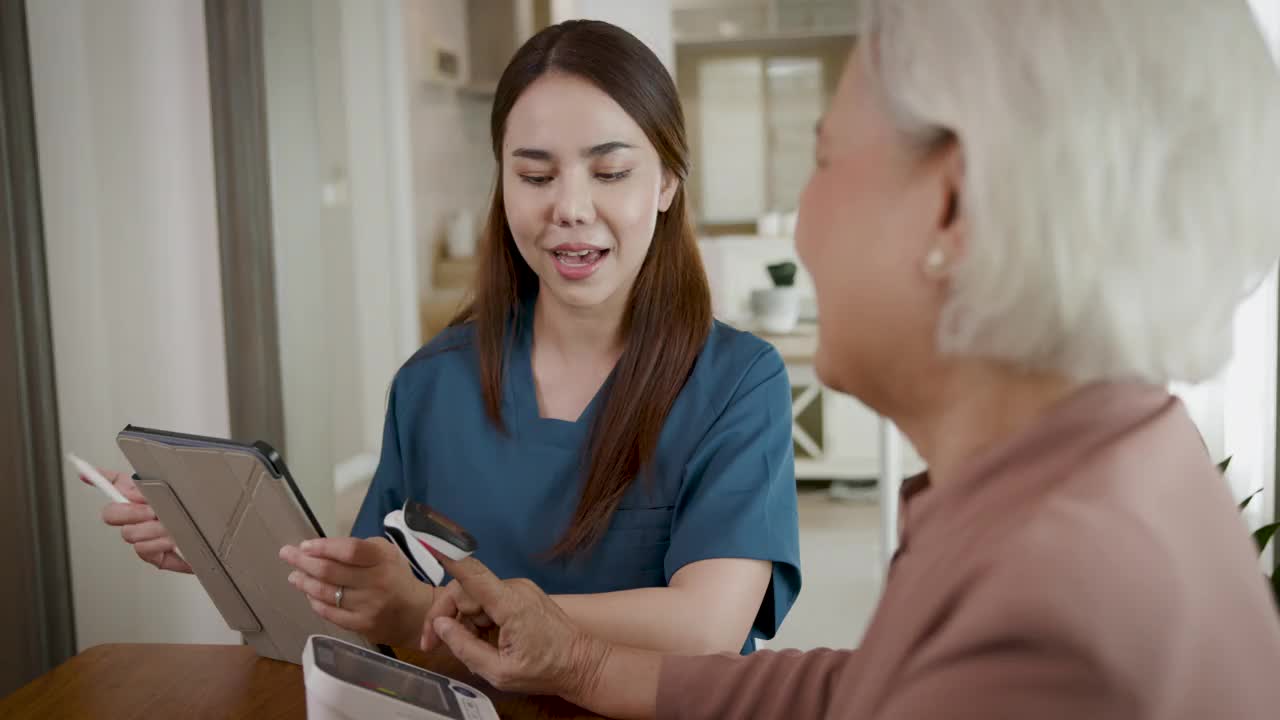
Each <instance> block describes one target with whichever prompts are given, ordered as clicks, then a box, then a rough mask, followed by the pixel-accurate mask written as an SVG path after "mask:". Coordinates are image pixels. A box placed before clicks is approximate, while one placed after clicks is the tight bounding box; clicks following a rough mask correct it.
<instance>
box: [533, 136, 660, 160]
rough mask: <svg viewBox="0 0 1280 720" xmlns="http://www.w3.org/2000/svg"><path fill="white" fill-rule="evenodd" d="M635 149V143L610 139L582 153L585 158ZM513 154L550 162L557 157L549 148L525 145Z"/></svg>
mask: <svg viewBox="0 0 1280 720" xmlns="http://www.w3.org/2000/svg"><path fill="white" fill-rule="evenodd" d="M633 149H635V145H632V144H631V143H625V142H622V141H621V140H610V141H609V142H606V143H600V144H599V145H592V146H591V147H589V148H585V149H583V150H582V153H581V155H582V157H584V158H594V157H603V156H605V155H608V154H609V153H613V152H617V151H618V150H633ZM511 156H512V157H518V158H524V159H526V160H539V161H542V162H550V161H551V160H552V159H553V158H554V157H555V156H554V155H552V153H551V151H549V150H542V149H540V148H525V147H522V148H516V149H515V150H512V151H511Z"/></svg>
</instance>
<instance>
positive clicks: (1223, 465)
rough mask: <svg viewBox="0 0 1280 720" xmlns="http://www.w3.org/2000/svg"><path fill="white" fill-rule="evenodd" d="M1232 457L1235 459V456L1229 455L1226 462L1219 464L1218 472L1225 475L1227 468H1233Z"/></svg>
mask: <svg viewBox="0 0 1280 720" xmlns="http://www.w3.org/2000/svg"><path fill="white" fill-rule="evenodd" d="M1232 457H1234V455H1228V456H1227V459H1226V460H1223V461H1222V462H1220V463H1218V472H1220V473H1225V472H1226V471H1227V468H1228V467H1230V466H1231V458H1232Z"/></svg>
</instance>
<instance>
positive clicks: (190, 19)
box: [27, 0, 1280, 648]
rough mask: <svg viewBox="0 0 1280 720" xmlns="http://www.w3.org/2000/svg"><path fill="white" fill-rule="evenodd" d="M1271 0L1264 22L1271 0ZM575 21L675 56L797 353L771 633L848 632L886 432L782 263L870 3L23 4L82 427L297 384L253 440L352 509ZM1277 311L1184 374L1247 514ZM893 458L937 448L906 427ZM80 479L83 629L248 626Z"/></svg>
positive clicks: (740, 240)
mask: <svg viewBox="0 0 1280 720" xmlns="http://www.w3.org/2000/svg"><path fill="white" fill-rule="evenodd" d="M1254 6H1255V8H1256V9H1257V11H1258V13H1259V17H1260V18H1261V19H1262V20H1263V22H1264V26H1265V27H1266V28H1267V29H1268V31H1269V32H1270V33H1271V39H1272V41H1273V42H1275V41H1276V40H1277V36H1280V0H1254ZM573 17H589V18H597V19H602V20H608V21H611V22H614V23H616V24H618V25H621V26H623V27H625V28H627V29H628V30H630V31H631V32H633V33H634V34H636V35H637V36H638V37H640V38H641V39H642V40H644V41H645V42H646V43H648V44H649V45H650V46H651V47H652V48H653V49H654V50H655V52H656V53H657V54H658V55H659V57H661V58H662V59H663V61H664V62H665V63H666V64H667V65H668V67H669V68H670V70H671V71H672V73H673V75H674V77H675V78H676V80H677V84H678V87H679V90H680V94H681V97H682V99H683V102H684V108H685V111H686V114H687V118H688V126H689V133H690V138H691V142H692V145H693V176H692V178H691V180H690V185H689V190H690V199H691V202H692V206H693V209H694V216H695V218H696V221H697V232H698V237H699V243H700V246H701V248H702V250H703V257H704V260H705V262H706V266H707V270H708V273H709V275H710V278H711V283H712V290H713V294H714V306H715V312H716V314H717V316H718V317H719V318H720V319H722V320H724V321H726V322H729V323H731V324H734V325H737V326H739V327H742V328H745V329H748V330H751V331H754V332H757V333H758V334H760V335H761V336H762V337H764V338H766V339H767V340H769V341H770V342H772V343H774V344H775V345H776V346H777V347H778V348H779V350H780V351H781V353H782V355H783V356H784V358H785V360H786V362H787V366H788V370H789V372H790V375H791V381H792V385H793V394H794V407H793V416H794V437H795V450H796V457H797V462H796V470H797V481H798V488H799V490H800V493H801V522H802V539H801V542H802V552H803V571H804V589H803V592H802V593H801V596H800V600H799V602H798V603H797V605H796V607H795V609H794V610H793V611H792V614H791V616H790V617H789V619H788V620H787V621H786V623H785V625H784V626H783V628H782V631H781V633H780V634H779V636H778V637H777V638H776V639H775V640H774V641H773V642H772V643H771V644H770V645H771V646H772V647H799V648H809V647H815V646H819V645H826V646H833V647H852V646H854V645H855V644H856V643H857V642H858V640H859V634H860V632H861V630H860V628H861V627H862V624H863V623H865V621H866V619H867V618H868V617H869V615H870V612H871V610H872V609H873V608H874V605H875V603H876V601H877V599H878V595H879V588H880V582H881V577H882V574H883V572H884V556H885V554H884V553H883V552H882V549H883V545H882V540H881V538H882V528H881V524H880V505H879V500H880V498H879V495H878V493H877V482H876V479H877V477H878V476H879V474H880V471H881V467H882V463H883V461H884V460H885V459H886V458H884V457H882V454H881V437H882V435H881V433H882V431H883V429H884V428H882V427H881V425H880V422H879V420H878V418H877V417H876V416H874V415H873V414H872V413H871V412H869V411H868V410H867V409H866V408H865V407H863V406H862V405H861V404H859V403H858V402H857V401H855V400H852V399H849V398H844V397H839V396H836V395H834V394H833V393H832V392H831V391H829V390H828V389H826V388H823V387H822V386H821V385H820V384H819V383H818V382H817V381H816V379H815V378H814V375H813V369H812V362H811V361H812V354H813V350H814V344H815V334H814V321H815V319H816V310H815V307H814V303H813V295H812V285H811V282H810V280H809V278H808V276H807V275H806V274H805V272H804V270H803V269H802V268H796V269H795V272H794V275H792V274H791V272H790V268H789V267H788V266H787V265H786V264H787V263H794V262H795V254H794V245H793V239H792V234H793V231H794V226H795V209H796V202H797V198H798V196H799V193H800V191H801V189H802V187H803V185H804V182H805V180H806V178H807V176H808V174H809V172H810V170H811V168H812V155H813V143H814V137H813V130H814V126H815V123H816V122H817V121H818V119H819V117H820V116H821V114H822V112H823V110H824V108H825V107H826V105H827V103H828V102H829V100H830V98H831V95H832V92H833V88H834V86H835V84H836V82H837V79H838V77H839V73H840V70H841V67H842V65H843V63H844V60H845V57H846V55H847V54H848V52H849V50H850V48H851V47H852V46H853V44H854V42H855V33H856V29H857V27H858V21H859V18H858V11H857V3H855V2H853V1H852V0H845V1H836V0H263V1H262V2H260V3H259V2H256V1H252V0H250V1H248V2H246V1H245V0H225V1H224V2H217V3H208V4H207V5H206V4H205V3H203V2H201V0H50V1H48V2H45V1H42V0H41V1H35V2H29V3H28V4H27V19H28V28H29V34H30V45H31V77H32V86H33V95H34V105H35V107H34V118H35V126H36V130H37V134H38V138H39V148H38V149H39V157H40V185H41V193H42V197H43V203H44V205H43V209H44V217H45V227H44V233H45V240H46V244H47V247H48V251H47V252H48V274H49V293H50V314H51V319H52V328H53V330H52V333H53V343H54V345H55V346H56V348H57V354H56V371H57V372H56V375H57V377H56V380H57V387H58V417H59V423H60V430H59V432H60V441H61V445H62V447H64V448H65V449H67V450H71V451H74V452H76V453H78V454H80V455H82V456H84V457H86V458H90V459H91V460H93V461H94V462H97V463H99V464H101V465H106V466H112V467H124V464H123V458H122V456H120V454H119V453H118V451H117V450H116V449H115V446H114V442H113V441H114V437H115V433H116V432H117V431H118V430H119V429H120V428H121V427H123V425H124V424H125V423H126V422H133V423H136V424H139V425H144V426H152V427H167V428H173V429H176V430H185V431H188V432H194V433H201V434H212V435H224V436H225V435H228V434H233V433H237V432H249V433H252V434H255V435H256V434H259V430H257V429H253V430H249V431H244V430H243V428H245V427H249V425H245V424H244V421H243V418H244V417H251V418H252V417H256V416H253V415H245V414H244V413H245V410H244V408H246V407H249V408H251V409H252V408H253V407H256V406H255V405H254V403H255V402H260V403H263V404H265V406H266V407H267V410H268V411H270V412H267V415H270V414H271V412H275V410H272V404H271V398H273V397H276V398H277V400H278V403H277V404H278V406H279V407H278V408H276V410H278V415H279V417H278V422H275V424H274V425H269V427H273V428H275V429H272V430H270V431H269V432H270V434H271V436H269V437H262V438H261V439H264V440H268V441H270V442H272V443H273V444H275V445H277V446H279V447H282V448H283V450H284V454H285V457H286V458H287V460H288V462H289V464H290V466H291V468H292V470H293V474H294V475H295V477H296V478H297V479H298V481H299V483H300V485H301V486H302V487H303V489H304V492H305V494H306V496H307V498H308V500H309V501H310V503H311V505H312V507H313V509H314V510H315V512H316V515H317V516H318V518H319V519H320V521H321V523H322V524H323V526H324V527H325V528H326V529H328V530H329V531H330V532H331V533H333V534H342V533H346V532H347V531H348V530H349V528H350V526H351V522H352V519H353V517H354V514H355V511H356V509H357V507H358V505H359V502H360V500H361V498H362V497H363V493H364V491H365V488H366V487H367V486H368V482H369V479H370V478H371V476H372V474H373V471H374V468H375V465H376V462H377V456H378V451H379V447H380V444H381V435H382V421H383V416H384V411H385V408H386V397H387V391H388V388H389V383H390V380H391V378H392V376H393V374H394V373H395V372H396V370H397V368H398V367H399V366H400V364H401V363H403V362H404V360H405V359H406V358H408V357H409V356H410V355H411V354H412V353H413V352H414V351H415V350H416V349H417V348H419V347H420V346H421V345H422V343H423V342H425V341H426V340H428V339H429V338H431V337H432V336H433V335H434V334H436V333H437V332H439V330H440V329H441V328H442V327H443V326H444V324H445V323H446V322H447V320H448V319H449V317H450V316H451V315H452V314H453V313H454V312H455V311H456V310H457V309H458V307H459V305H460V304H461V303H462V301H463V299H464V298H465V296H466V293H467V288H468V284H469V282H470V278H471V276H472V273H473V270H474V260H473V255H474V252H475V245H476V238H477V235H478V233H479V231H480V223H481V221H482V217H483V212H484V210H485V208H486V206H487V203H488V201H489V196H490V191H491V189H492V184H493V182H494V171H495V164H494V160H493V157H492V152H491V149H490V142H489V137H488V127H489V110H490V106H491V103H492V102H493V92H494V87H495V84H496V81H497V79H498V76H499V74H500V72H501V71H502V69H503V67H504V66H505V64H506V62H507V60H508V58H509V57H510V56H511V54H512V53H513V52H514V51H515V49H516V48H517V47H518V46H519V45H520V44H521V43H522V42H523V41H524V40H525V39H526V38H528V37H529V36H530V35H531V34H532V33H533V32H535V31H536V30H538V29H540V28H542V27H545V26H546V25H547V24H549V23H553V22H557V21H560V20H563V19H568V18H573ZM228 96H233V97H237V98H247V99H248V103H249V105H248V108H249V110H250V111H252V112H246V111H235V112H233V111H229V110H228V109H227V105H226V98H227V97H228ZM259 100H260V102H261V106H255V105H254V104H253V103H254V102H256V101H259ZM255 108H256V110H255ZM257 111H261V112H260V119H261V127H259V126H258V125H255V124H254V123H255V119H254V118H255V117H257V116H256V115H255V112H257ZM211 118H212V119H211ZM211 138H212V140H211ZM228 138H230V140H228ZM254 148H261V152H255V151H254ZM255 173H259V174H260V175H261V178H259V180H260V183H259V184H257V185H254V184H252V183H250V184H249V185H248V187H249V188H250V189H249V191H245V190H244V189H243V184H242V186H235V185H234V184H233V185H231V186H230V187H231V188H232V190H236V192H233V193H225V192H224V191H226V189H227V185H226V184H225V182H226V180H225V178H227V177H233V178H239V177H242V174H243V177H247V178H249V179H251V180H252V179H253V178H255V177H256V176H255ZM237 187H239V188H240V189H239V190H237V189H236V188H237ZM255 218H257V220H255ZM242 222H243V223H245V224H241V223H242ZM255 223H257V224H255ZM246 247H247V248H250V249H251V250H252V251H253V253H256V254H251V255H247V256H241V255H238V254H236V253H237V252H238V250H234V249H235V248H241V249H242V248H246ZM228 248H233V250H229V249H228ZM254 258H257V259H258V260H260V261H262V262H257V263H255V261H254ZM263 263H265V264H263ZM771 269H772V271H771ZM246 303H247V304H246ZM246 307H247V308H249V311H248V313H247V314H246V312H245V308H246ZM246 323H249V325H246ZM246 327H250V329H251V330H254V329H255V328H261V329H262V332H261V333H257V332H256V330H254V333H252V334H248V335H246V332H247V331H246V330H245V328H246ZM1276 328H1277V290H1276V284H1275V278H1274V276H1273V277H1272V279H1271V280H1270V281H1268V283H1267V284H1266V285H1264V286H1263V288H1261V289H1260V290H1259V291H1258V293H1257V295H1256V296H1255V297H1254V299H1253V300H1251V301H1250V302H1249V303H1248V304H1247V305H1246V307H1245V308H1244V309H1243V310H1242V311H1241V313H1240V315H1239V316H1238V318H1237V322H1236V333H1235V336H1236V342H1237V353H1236V358H1237V359H1236V360H1235V361H1234V362H1233V363H1232V365H1231V366H1230V367H1229V368H1228V369H1227V370H1226V371H1225V372H1224V373H1223V374H1222V375H1221V376H1220V377H1219V378H1217V379H1215V380H1214V381H1212V382H1209V383H1205V384H1204V385H1201V386H1197V387H1194V388H1178V391H1179V392H1180V394H1182V396H1183V397H1184V398H1186V400H1187V402H1188V404H1189V405H1190V407H1191V409H1192V411H1193V414H1194V415H1195V418H1196V420H1197V422H1198V424H1199V425H1200V427H1201V430H1202V431H1203V433H1204V436H1205V438H1206V441H1207V443H1208V444H1209V447H1210V450H1211V451H1212V452H1213V453H1214V454H1215V455H1218V456H1223V455H1225V454H1228V453H1229V454H1232V455H1233V456H1234V460H1233V464H1232V472H1231V476H1230V481H1231V483H1232V487H1233V491H1234V492H1235V493H1236V495H1237V496H1239V497H1243V496H1244V495H1245V494H1247V491H1249V490H1252V489H1254V488H1258V487H1266V488H1267V490H1266V492H1265V493H1264V496H1263V498H1262V502H1255V503H1253V505H1252V506H1251V510H1250V512H1252V513H1255V515H1254V516H1252V517H1251V518H1250V521H1251V522H1252V523H1254V524H1258V523H1260V522H1261V521H1262V519H1263V517H1264V515H1263V513H1266V514H1267V515H1268V516H1269V515H1270V512H1271V509H1272V508H1274V507H1275V506H1276V503H1275V488H1274V477H1275V472H1274V458H1275V436H1276V435H1275V431H1276V427H1275V425H1276V423H1275V418H1276V407H1275V398H1276V386H1275V381H1276V366H1277V362H1276V350H1275V348H1276ZM246 337H248V338H250V339H251V340H252V339H254V338H258V339H265V340H264V342H265V344H254V343H253V342H249V343H247V344H242V343H243V341H244V339H245V338H246ZM272 338H274V341H272ZM876 341H877V339H876V338H873V337H869V338H866V342H876ZM248 365H252V366H254V367H257V368H258V369H259V370H260V371H262V372H260V373H259V374H258V375H255V376H254V377H256V378H258V379H259V380H260V381H261V382H258V383H257V384H253V383H248V384H246V383H245V381H244V377H245V375H244V369H243V367H242V366H248ZM263 368H265V370H263ZM263 373H265V374H263ZM273 376H274V377H276V378H278V381H276V382H272V381H271V380H270V378H271V377H273ZM262 378H266V380H262ZM277 383H278V385H279V387H280V391H279V393H278V396H277V395H275V392H276V385H277ZM438 411H439V412H449V408H439V409H438ZM253 427H254V428H256V427H257V426H256V425H254V426H253ZM244 439H250V440H251V439H258V438H257V437H246V438H244ZM900 460H901V463H902V467H903V469H904V470H905V471H906V472H913V471H915V470H917V469H919V468H920V461H919V459H918V458H917V457H916V456H915V454H914V453H913V452H912V450H911V448H910V447H909V446H905V444H904V447H903V451H902V456H901V458H900ZM63 480H64V481H65V494H66V498H65V500H66V502H65V513H66V526H67V531H66V534H67V537H68V539H67V543H68V546H69V548H70V550H69V558H70V560H69V564H70V573H69V574H70V579H71V585H72V590H73V593H72V594H73V598H72V599H73V600H74V603H73V605H74V614H75V637H76V644H77V646H78V647H81V648H83V647H89V646H92V645H95V644H98V643H102V642H118V641H130V642H139V641H160V642H201V641H223V642H227V641H229V642H234V641H236V639H237V638H236V635H235V633H231V632H230V631H229V630H227V629H226V627H225V624H224V623H222V621H221V619H220V618H219V617H218V615H217V613H216V611H215V610H214V609H213V608H212V605H211V604H210V603H209V602H208V600H207V598H205V597H204V595H203V592H202V591H201V589H200V587H199V585H198V583H196V581H195V580H194V579H192V578H189V577H176V576H170V575H167V574H156V573H155V572H154V571H153V570H150V568H147V567H146V566H144V565H143V564H142V563H140V562H139V561H138V560H137V559H136V558H135V557H134V556H133V554H132V552H130V551H129V549H128V548H127V547H126V546H125V545H124V544H123V543H121V542H119V538H118V535H117V534H116V533H115V531H113V530H111V529H109V528H106V527H104V526H102V525H101V524H100V523H98V522H97V520H96V518H97V512H98V509H99V508H100V506H101V499H100V497H99V496H98V495H97V494H96V493H95V492H93V491H92V490H86V489H83V488H81V487H80V486H78V484H77V482H76V480H75V479H74V476H73V475H72V474H71V473H69V472H68V474H67V475H66V477H65V478H63ZM140 598H145V599H146V601H145V602H143V601H140ZM833 627H834V628H839V631H838V632H836V633H833V632H832V631H831V630H830V628H833Z"/></svg>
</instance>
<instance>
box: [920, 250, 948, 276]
mask: <svg viewBox="0 0 1280 720" xmlns="http://www.w3.org/2000/svg"><path fill="white" fill-rule="evenodd" d="M946 266H947V254H946V253H945V252H943V251H942V248H934V249H932V250H930V251H929V254H928V255H925V256H924V273H925V274H926V275H928V276H930V277H938V276H939V275H941V274H942V271H943V270H944V269H945V268H946Z"/></svg>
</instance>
